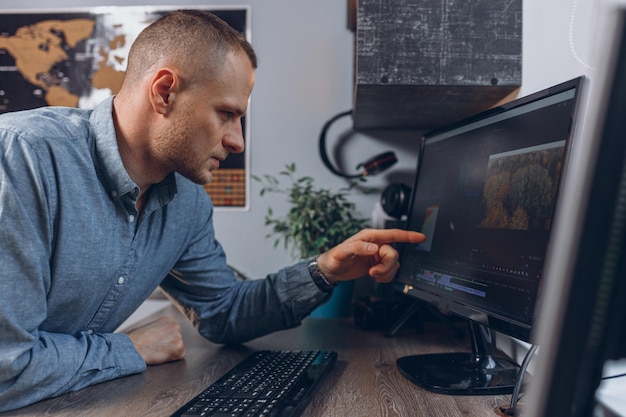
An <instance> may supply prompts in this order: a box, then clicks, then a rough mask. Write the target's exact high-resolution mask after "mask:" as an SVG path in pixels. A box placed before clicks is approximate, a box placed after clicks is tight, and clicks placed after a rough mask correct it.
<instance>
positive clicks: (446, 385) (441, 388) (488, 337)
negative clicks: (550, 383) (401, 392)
mask: <svg viewBox="0 0 626 417" xmlns="http://www.w3.org/2000/svg"><path fill="white" fill-rule="evenodd" d="M469 328H470V338H471V344H472V352H471V353H470V352H463V353H436V354H428V355H413V356H405V357H402V358H399V359H398V360H397V361H396V365H397V366H398V369H399V370H400V372H401V373H402V375H404V376H405V377H406V378H408V379H409V380H410V381H411V382H413V383H414V384H417V385H419V386H420V387H422V388H424V389H427V390H429V391H433V392H437V393H440V394H449V395H499V394H511V393H512V392H513V390H514V387H515V382H516V380H517V377H518V375H517V374H518V371H519V366H517V364H515V363H514V362H513V361H510V360H508V359H505V358H501V357H497V358H496V356H495V355H494V351H495V348H494V346H495V344H494V342H493V338H492V334H491V330H490V329H489V328H488V327H486V326H484V325H482V324H478V323H476V322H474V321H471V320H470V321H469Z"/></svg>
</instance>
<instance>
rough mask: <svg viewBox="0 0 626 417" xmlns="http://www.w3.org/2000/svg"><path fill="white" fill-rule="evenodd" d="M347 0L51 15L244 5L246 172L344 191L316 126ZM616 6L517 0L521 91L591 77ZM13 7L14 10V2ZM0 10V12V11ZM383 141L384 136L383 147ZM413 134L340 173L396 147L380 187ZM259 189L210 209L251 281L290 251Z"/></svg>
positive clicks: (343, 56)
mask: <svg viewBox="0 0 626 417" xmlns="http://www.w3.org/2000/svg"><path fill="white" fill-rule="evenodd" d="M346 2H347V0H308V1H305V0H262V1H254V0H247V1H244V0H235V1H233V0H203V1H199V0H185V1H183V2H177V1H175V0H137V1H136V2H135V3H133V4H128V3H127V2H126V1H125V0H110V1H106V2H105V1H102V0H57V1H56V2H55V5H54V8H55V9H63V8H73V7H93V6H104V5H106V6H115V5H119V6H127V5H141V4H145V5H157V6H158V5H163V6H173V5H180V6H194V5H231V6H232V5H250V6H251V12H252V43H253V45H254V46H255V48H256V50H257V52H258V55H259V58H260V66H259V69H258V71H257V84H256V88H255V90H254V92H253V94H252V101H251V108H250V123H251V134H250V143H249V144H248V150H249V152H250V155H251V170H252V173H253V174H256V175H263V174H265V173H269V174H277V173H278V172H279V171H280V170H281V169H282V168H283V167H284V165H285V164H287V163H291V162H295V163H296V165H297V166H298V173H299V174H303V175H304V174H306V175H312V176H315V177H316V178H317V179H318V181H319V183H320V184H324V185H328V186H330V187H334V188H336V187H340V186H342V185H345V182H344V180H342V179H340V178H338V177H336V176H334V175H333V174H331V173H330V172H328V171H327V170H326V169H325V168H324V167H323V165H322V163H321V161H320V159H319V157H318V151H317V145H318V143H317V138H318V135H319V131H320V128H321V126H322V125H323V123H324V122H325V121H326V120H327V119H328V118H330V117H331V116H332V115H334V114H336V113H338V112H340V111H343V110H346V109H349V108H350V107H351V100H352V77H353V42H354V39H353V34H352V33H351V32H350V31H349V30H348V29H347V25H346V14H347V13H346ZM615 2H616V0H550V1H545V0H524V16H523V18H524V39H523V54H524V55H523V87H522V90H521V94H522V95H525V94H528V93H532V92H534V91H537V90H540V89H542V88H545V87H548V86H550V85H552V84H556V83H559V82H561V81H565V80H567V79H569V78H573V77H575V76H578V75H581V74H586V75H589V76H590V77H591V78H592V77H593V70H592V69H591V67H592V66H593V57H592V55H593V53H592V52H593V47H592V45H593V42H594V39H595V38H596V37H597V36H601V35H602V31H601V29H602V28H601V27H598V24H597V22H598V20H599V17H598V16H599V15H601V13H602V11H603V10H605V9H606V7H607V4H611V3H615ZM11 7H12V8H14V7H16V6H15V5H14V3H13V4H12V5H11ZM19 7H21V8H23V9H33V10H39V9H50V8H51V6H50V2H49V1H47V0H30V1H29V2H28V4H24V5H20V6H19ZM2 9H8V6H5V5H0V10H2ZM348 128H349V119H347V120H344V121H342V123H337V125H336V126H334V127H333V128H332V129H331V132H329V144H330V145H331V146H332V143H333V138H334V137H337V136H338V135H339V134H340V133H344V132H345V131H347V130H348ZM382 138H385V142H387V141H388V142H390V143H385V142H384V141H383V140H382ZM414 139H415V140H416V139H417V134H415V133H411V132H400V133H397V134H394V135H393V137H392V135H391V134H387V133H385V134H376V135H371V136H365V135H362V134H356V135H353V136H351V137H350V138H349V139H348V140H347V141H346V146H345V148H344V151H343V153H342V154H343V155H344V156H345V161H344V162H345V169H346V170H348V171H351V170H352V169H353V168H354V167H355V166H356V164H357V163H358V162H361V161H363V160H365V159H367V158H368V157H370V156H371V155H373V154H375V153H378V152H382V151H385V150H388V149H393V150H396V152H397V154H398V157H399V163H398V164H397V166H396V167H394V168H393V169H392V170H391V172H390V173H388V174H384V175H383V176H382V177H381V178H375V179H374V180H373V181H371V183H370V185H375V186H378V187H379V188H380V189H382V188H383V187H384V186H385V185H386V181H390V180H394V179H397V178H406V176H407V175H410V173H411V170H412V169H413V167H414V164H415V157H416V155H415V152H414V150H413V147H414V146H415V142H414ZM259 188H260V186H259V184H257V183H255V182H254V181H253V182H252V184H251V208H250V210H249V211H218V212H216V214H215V225H216V230H217V235H218V238H219V239H220V241H221V242H222V244H223V246H224V247H225V249H226V252H227V253H228V255H229V262H230V263H231V264H232V265H234V266H235V267H237V268H238V269H240V270H241V271H242V272H244V273H246V274H248V275H250V276H254V277H258V276H262V275H265V274H266V273H269V272H272V271H274V270H276V269H278V268H279V267H281V266H283V265H285V264H287V263H289V262H291V257H290V255H289V253H288V252H287V251H285V250H283V249H282V248H278V249H277V250H275V249H274V248H273V245H272V242H273V239H269V240H268V239H266V238H265V235H266V234H267V232H268V229H267V228H266V227H265V226H264V216H265V213H266V211H267V207H268V206H269V205H272V206H273V207H274V208H275V210H276V211H277V212H281V211H285V210H286V204H284V203H283V202H282V201H280V200H279V199H277V198H275V197H270V198H268V197H264V198H261V197H259V195H258V192H259ZM355 200H356V202H357V204H358V207H359V209H360V211H361V213H362V214H364V215H370V214H371V212H372V211H373V210H374V207H375V205H376V202H377V201H378V194H376V195H373V196H369V197H365V196H361V195H359V196H356V197H355Z"/></svg>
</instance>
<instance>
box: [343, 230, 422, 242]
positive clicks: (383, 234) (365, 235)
mask: <svg viewBox="0 0 626 417" xmlns="http://www.w3.org/2000/svg"><path fill="white" fill-rule="evenodd" d="M353 239H359V240H363V241H366V242H372V243H376V244H379V245H381V244H385V243H394V242H398V243H421V242H423V241H424V240H426V236H424V234H422V233H419V232H414V231H412V230H403V229H363V230H361V231H360V232H359V233H357V234H356V235H354V236H353Z"/></svg>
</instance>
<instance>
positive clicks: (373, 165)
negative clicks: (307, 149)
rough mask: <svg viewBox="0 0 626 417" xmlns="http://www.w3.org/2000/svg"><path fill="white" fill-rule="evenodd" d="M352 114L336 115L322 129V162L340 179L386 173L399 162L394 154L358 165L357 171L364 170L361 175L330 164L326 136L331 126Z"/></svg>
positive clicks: (382, 155) (390, 153) (350, 112)
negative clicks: (347, 172) (342, 170)
mask: <svg viewBox="0 0 626 417" xmlns="http://www.w3.org/2000/svg"><path fill="white" fill-rule="evenodd" d="M351 114H352V110H347V111H344V112H341V113H339V114H336V115H335V116H333V117H332V118H331V119H330V120H328V121H327V122H326V123H325V124H324V126H323V127H322V131H321V132H320V138H319V150H320V157H321V158H322V162H323V163H324V165H325V166H326V168H328V169H329V170H330V172H332V173H333V174H335V175H337V176H339V177H343V178H361V177H365V176H367V175H376V174H380V173H381V172H383V171H385V170H386V169H387V168H389V167H391V166H392V165H394V164H395V163H396V162H398V158H396V155H395V154H394V153H393V152H384V153H381V154H378V155H376V156H373V157H372V158H370V159H368V160H367V161H365V162H361V163H360V164H359V165H357V169H358V168H361V169H362V171H361V173H359V174H345V173H343V172H341V171H339V170H338V169H337V168H335V167H334V166H333V164H332V163H331V162H330V159H329V158H328V154H327V153H326V134H327V132H328V129H329V128H330V126H331V125H332V124H333V123H335V121H337V120H338V119H340V118H342V117H345V116H348V115H351Z"/></svg>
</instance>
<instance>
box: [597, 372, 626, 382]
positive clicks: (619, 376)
mask: <svg viewBox="0 0 626 417" xmlns="http://www.w3.org/2000/svg"><path fill="white" fill-rule="evenodd" d="M625 376H626V373H623V374H616V375H609V376H603V377H602V378H601V379H602V380H603V381H604V380H606V379H613V378H623V377H625Z"/></svg>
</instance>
